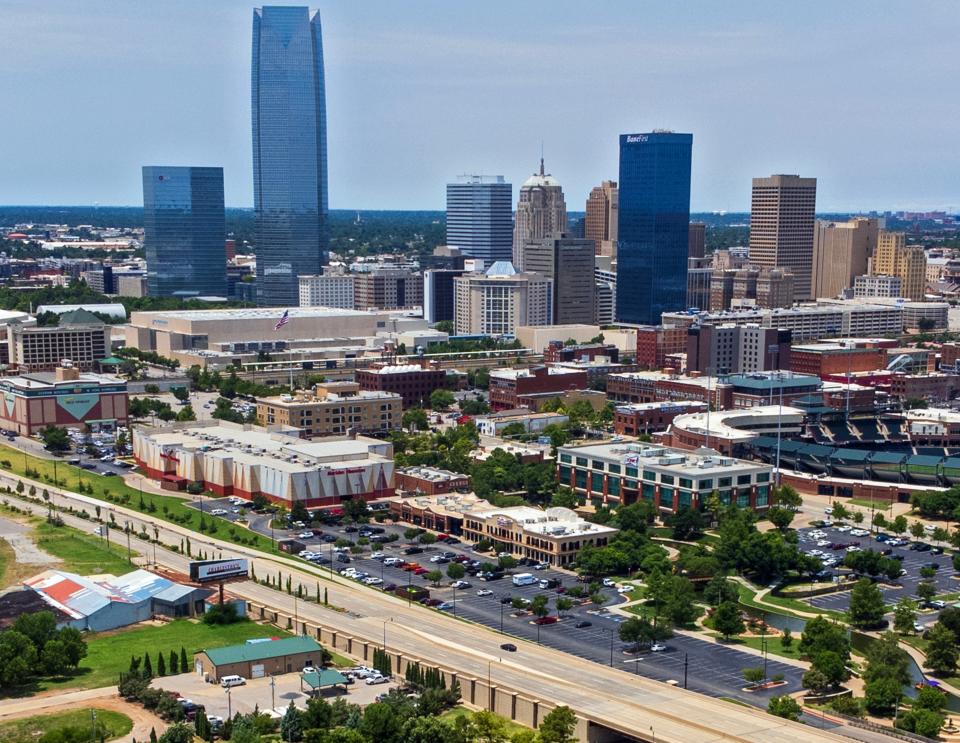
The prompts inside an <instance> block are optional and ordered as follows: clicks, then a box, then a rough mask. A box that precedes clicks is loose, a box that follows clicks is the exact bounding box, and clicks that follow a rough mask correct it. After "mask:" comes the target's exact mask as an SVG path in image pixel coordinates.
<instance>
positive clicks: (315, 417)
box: [257, 382, 403, 438]
mask: <svg viewBox="0 0 960 743" xmlns="http://www.w3.org/2000/svg"><path fill="white" fill-rule="evenodd" d="M402 417H403V398H402V397H401V396H400V395H399V394H396V393H394V392H367V391H362V390H361V389H360V385H359V384H357V383H356V382H325V383H321V384H318V385H316V386H315V387H314V389H313V390H312V391H310V392H298V393H296V394H294V395H279V396H276V397H260V398H257V423H258V424H260V425H261V426H273V425H282V426H292V427H294V428H299V429H301V430H302V431H303V434H304V436H305V437H306V438H312V437H314V436H336V435H341V434H345V433H349V432H350V431H355V432H358V433H383V432H385V431H392V430H394V429H398V428H400V425H401V418H402Z"/></svg>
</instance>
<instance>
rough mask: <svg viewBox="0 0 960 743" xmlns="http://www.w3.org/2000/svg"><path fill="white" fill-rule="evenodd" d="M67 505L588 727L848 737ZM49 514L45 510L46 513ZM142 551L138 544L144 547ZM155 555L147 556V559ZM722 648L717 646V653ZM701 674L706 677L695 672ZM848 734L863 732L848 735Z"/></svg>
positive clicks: (251, 590)
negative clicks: (245, 566)
mask: <svg viewBox="0 0 960 743" xmlns="http://www.w3.org/2000/svg"><path fill="white" fill-rule="evenodd" d="M14 481H15V478H12V477H10V476H9V475H5V474H4V475H0V484H11V483H12V482H14ZM51 498H52V500H53V501H54V503H55V504H57V505H62V506H67V505H73V506H74V507H75V508H84V509H86V510H88V511H92V508H93V505H100V506H101V508H102V511H103V515H104V516H105V517H107V518H109V514H110V513H111V512H113V513H114V514H115V517H116V519H117V521H118V522H119V523H124V522H126V521H130V522H132V524H133V525H134V528H135V529H136V530H137V531H139V527H140V525H146V526H147V527H150V528H151V532H152V527H151V525H152V524H155V526H156V528H157V529H158V530H159V534H160V540H161V542H164V543H167V544H178V543H179V541H180V539H181V538H183V537H185V536H190V538H191V541H192V542H193V543H194V545H195V547H198V548H199V547H206V546H210V547H212V548H213V549H217V550H218V552H223V553H226V554H232V555H245V556H248V557H250V558H251V561H252V563H253V565H254V568H255V570H256V571H257V574H258V575H265V574H267V573H268V572H271V571H276V570H278V569H282V570H283V573H284V576H287V575H291V576H292V577H293V579H294V581H295V582H298V581H302V582H303V584H304V585H305V586H306V587H310V586H312V585H314V583H315V582H316V581H318V580H322V579H325V578H326V580H325V585H326V586H328V587H329V595H328V598H329V601H330V603H331V604H332V605H333V606H334V607H338V608H340V609H342V610H343V611H336V610H334V609H332V608H325V607H324V606H322V605H318V604H315V603H307V602H304V601H297V600H296V598H295V597H293V596H288V595H286V594H285V593H281V592H278V591H276V590H273V589H271V588H268V587H265V586H262V585H260V584H257V583H254V582H252V581H245V582H241V583H236V584H232V585H231V588H230V590H231V593H234V594H236V595H238V596H240V597H241V598H247V599H249V600H252V601H257V602H261V603H265V604H268V605H271V606H275V607H277V608H278V609H280V610H283V611H286V612H290V613H293V612H294V611H297V612H299V615H300V616H302V617H303V618H305V619H308V620H310V621H313V622H317V623H320V624H323V625H324V626H327V627H330V628H332V629H335V630H338V631H341V632H345V633H349V634H351V635H353V636H355V637H359V638H363V639H366V640H368V641H370V642H373V643H376V644H379V643H380V642H381V641H382V638H383V637H384V635H385V634H386V637H387V640H386V642H387V645H388V647H390V648H391V649H395V650H399V651H401V652H403V653H404V654H406V655H409V656H411V657H417V658H420V659H421V660H422V661H423V662H425V663H430V664H435V665H442V666H446V667H449V668H454V669H457V670H458V671H459V672H460V673H461V674H466V675H472V676H475V677H487V676H488V675H489V677H490V678H491V680H492V681H493V683H495V684H497V685H499V686H502V687H504V688H512V689H517V690H522V691H524V692H525V693H527V694H531V695H533V696H535V697H538V698H541V699H544V700H548V701H550V702H552V703H555V704H566V705H569V706H570V707H572V708H573V709H574V710H576V711H577V713H578V714H579V715H580V716H581V717H582V718H583V719H586V720H591V721H593V722H595V723H597V724H599V725H601V726H604V727H607V728H610V729H612V730H615V731H618V732H620V733H621V734H622V735H625V736H630V737H633V738H634V739H639V740H656V741H661V743H667V742H668V741H676V742H677V743H681V742H686V741H713V740H721V739H722V740H727V741H751V742H753V741H756V742H757V743H759V742H761V741H764V742H765V741H770V740H775V739H778V738H783V739H786V740H790V741H797V743H806V742H807V741H835V740H843V738H842V737H840V736H838V735H836V734H835V733H831V732H829V731H822V730H816V729H814V728H812V727H809V726H806V725H801V724H799V723H792V722H789V721H787V720H783V719H781V718H777V717H773V716H771V715H768V714H766V713H765V712H761V711H759V710H756V709H751V708H748V707H744V706H742V705H739V704H731V703H729V702H726V701H721V700H718V699H713V698H711V697H709V696H705V695H702V694H697V693H695V692H692V691H685V690H683V689H679V688H674V687H671V686H668V685H666V684H663V683H660V682H657V681H653V680H650V679H646V678H643V677H639V676H635V675H630V674H627V673H624V672H623V671H622V670H620V669H617V668H609V667H607V666H605V665H602V664H601V663H595V662H591V661H588V660H585V659H583V658H580V657H577V656H573V655H570V654H569V653H565V652H560V651H558V650H554V649H552V648H548V647H545V646H537V645H536V644H534V643H531V642H527V641H524V640H516V641H515V642H516V644H517V645H518V647H519V651H518V652H517V653H516V654H513V653H504V652H503V651H501V650H500V648H499V645H500V643H501V641H502V639H501V636H500V635H499V634H498V633H496V632H493V631H491V630H489V629H487V628H484V627H481V626H478V625H474V624H468V623H461V622H457V620H455V619H453V618H451V617H448V616H445V615H444V614H443V613H441V612H437V611H431V610H427V609H424V608H422V607H419V606H416V605H414V606H407V604H406V603H405V602H404V601H402V600H400V599H398V598H396V597H394V596H390V595H387V594H384V593H382V592H380V591H376V590H371V589H369V588H367V587H365V586H361V585H358V584H356V583H353V582H350V581H346V580H344V579H342V578H340V577H339V576H332V577H329V578H327V576H328V575H329V573H328V571H325V570H323V569H321V568H316V567H314V566H310V565H303V564H300V561H294V560H290V559H287V558H284V557H279V556H277V557H266V556H263V555H262V554H261V553H257V552H254V551H252V550H250V549H248V548H243V547H237V546H235V545H232V544H229V543H227V542H222V541H220V540H217V539H215V538H209V537H203V536H202V535H199V534H197V533H195V532H192V531H190V530H187V529H183V528H181V527H179V526H176V525H174V524H168V523H166V522H161V521H157V522H153V521H152V520H151V519H148V518H144V516H143V515H142V514H140V513H138V512H136V511H133V510H131V509H127V508H123V507H119V506H115V505H113V504H108V503H103V502H101V501H97V500H95V499H92V498H89V497H88V496H83V495H80V494H77V493H71V492H69V491H67V492H64V491H57V490H51ZM39 510H42V509H39ZM67 521H68V523H70V525H72V526H78V527H79V528H87V529H90V528H91V527H92V525H91V522H90V521H84V520H81V519H78V518H76V517H72V516H69V517H68V518H67ZM134 541H135V542H136V541H137V540H136V539H135V540H134ZM153 552H154V550H152V549H149V550H146V555H147V558H148V559H149V558H151V557H154V554H151V553H153ZM155 559H156V560H157V562H158V563H159V564H160V565H163V566H165V567H168V568H171V569H174V570H177V571H181V572H185V571H186V570H187V563H188V559H187V558H186V557H184V556H182V555H180V554H177V553H174V552H172V551H169V550H167V549H165V548H163V547H158V548H157V549H156V550H155ZM714 647H716V646H714ZM691 671H692V672H694V673H695V672H696V669H691ZM843 730H844V731H845V732H850V733H857V737H858V738H860V737H861V736H860V735H859V731H854V730H853V729H848V728H843Z"/></svg>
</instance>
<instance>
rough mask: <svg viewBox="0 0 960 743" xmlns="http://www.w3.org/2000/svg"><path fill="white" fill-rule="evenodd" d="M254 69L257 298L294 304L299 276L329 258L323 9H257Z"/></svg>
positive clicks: (271, 303)
mask: <svg viewBox="0 0 960 743" xmlns="http://www.w3.org/2000/svg"><path fill="white" fill-rule="evenodd" d="M251 73H252V74H251V91H252V96H251V97H252V112H253V203H254V210H255V211H256V241H257V245H256V249H257V302H258V303H259V304H260V305H263V306H295V305H296V304H297V300H298V294H299V283H298V280H297V277H298V276H301V275H317V274H319V273H321V270H322V269H321V267H322V266H323V264H324V263H326V261H327V246H328V231H327V198H328V194H327V109H326V93H325V85H324V75H323V40H322V37H321V28H320V14H319V13H318V12H315V13H313V14H311V13H310V11H309V9H308V8H305V7H292V6H269V7H263V8H256V9H254V11H253V64H252V70H251ZM220 251H221V253H222V252H223V245H222V238H221V247H220Z"/></svg>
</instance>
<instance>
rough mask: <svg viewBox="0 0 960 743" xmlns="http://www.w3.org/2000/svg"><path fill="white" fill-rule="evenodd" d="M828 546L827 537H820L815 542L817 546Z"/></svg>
mask: <svg viewBox="0 0 960 743" xmlns="http://www.w3.org/2000/svg"><path fill="white" fill-rule="evenodd" d="M829 546H830V540H829V539H821V540H820V541H818V542H817V547H829Z"/></svg>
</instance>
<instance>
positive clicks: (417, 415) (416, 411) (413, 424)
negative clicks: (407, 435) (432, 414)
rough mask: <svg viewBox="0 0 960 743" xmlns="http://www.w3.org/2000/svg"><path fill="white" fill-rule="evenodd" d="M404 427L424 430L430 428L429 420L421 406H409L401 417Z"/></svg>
mask: <svg viewBox="0 0 960 743" xmlns="http://www.w3.org/2000/svg"><path fill="white" fill-rule="evenodd" d="M401 422H402V424H403V427H404V428H407V429H409V430H411V431H412V430H417V431H426V430H427V429H428V428H430V421H429V420H428V419H427V414H426V413H425V412H424V411H423V409H422V408H416V407H414V408H410V409H409V410H407V411H406V412H405V413H404V414H403V418H402V419H401Z"/></svg>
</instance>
